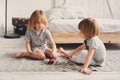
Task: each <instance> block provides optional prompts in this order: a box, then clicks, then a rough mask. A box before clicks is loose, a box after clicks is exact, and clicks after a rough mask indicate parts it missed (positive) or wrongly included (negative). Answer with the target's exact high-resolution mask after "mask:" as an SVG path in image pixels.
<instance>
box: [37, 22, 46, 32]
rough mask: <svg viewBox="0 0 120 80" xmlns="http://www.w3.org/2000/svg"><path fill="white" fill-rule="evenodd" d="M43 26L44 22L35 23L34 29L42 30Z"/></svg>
mask: <svg viewBox="0 0 120 80" xmlns="http://www.w3.org/2000/svg"><path fill="white" fill-rule="evenodd" d="M43 28H44V24H43V23H37V24H36V30H37V31H40V30H42V29H43Z"/></svg>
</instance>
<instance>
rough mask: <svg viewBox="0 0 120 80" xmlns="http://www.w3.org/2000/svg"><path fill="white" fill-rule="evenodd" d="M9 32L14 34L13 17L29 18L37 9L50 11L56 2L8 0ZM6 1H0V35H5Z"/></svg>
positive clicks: (49, 0) (51, 0)
mask: <svg viewBox="0 0 120 80" xmlns="http://www.w3.org/2000/svg"><path fill="white" fill-rule="evenodd" d="M7 2H8V5H7V7H8V10H7V12H8V13H7V14H8V16H7V18H8V21H7V22H8V24H7V26H8V29H7V30H8V32H13V26H12V22H11V19H12V17H29V16H30V15H31V13H32V12H33V11H34V10H36V9H41V10H44V11H45V10H48V9H51V8H52V7H53V6H54V0H7ZM4 4H5V0H0V34H4V32H3V31H4V16H5V15H4V12H5V11H4V6H5V5H4Z"/></svg>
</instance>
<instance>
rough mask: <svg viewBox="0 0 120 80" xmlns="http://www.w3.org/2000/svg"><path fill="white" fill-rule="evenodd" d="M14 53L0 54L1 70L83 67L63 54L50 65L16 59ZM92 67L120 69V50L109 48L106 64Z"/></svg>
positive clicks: (73, 69)
mask: <svg viewBox="0 0 120 80" xmlns="http://www.w3.org/2000/svg"><path fill="white" fill-rule="evenodd" d="M12 55H13V53H11V52H6V53H4V54H0V72H31V71H32V72H49V71H52V72H76V71H79V70H80V68H81V65H78V64H75V63H73V62H71V61H70V60H68V59H66V58H63V57H62V56H59V57H58V59H57V61H56V62H55V63H54V64H52V65H49V64H47V63H46V62H44V61H41V60H33V59H29V58H20V59H16V58H13V57H12ZM90 69H92V70H97V71H98V72H101V71H102V72H116V71H120V50H107V57H106V66H105V67H90Z"/></svg>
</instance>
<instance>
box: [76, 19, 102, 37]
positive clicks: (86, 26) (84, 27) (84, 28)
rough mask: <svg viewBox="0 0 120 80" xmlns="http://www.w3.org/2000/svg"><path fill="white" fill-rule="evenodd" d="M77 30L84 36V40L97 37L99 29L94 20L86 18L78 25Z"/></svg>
mask: <svg viewBox="0 0 120 80" xmlns="http://www.w3.org/2000/svg"><path fill="white" fill-rule="evenodd" d="M78 28H79V30H80V31H81V32H82V33H83V34H84V36H85V38H86V39H90V38H92V37H94V36H98V35H99V33H100V32H99V27H98V24H97V22H96V20H95V19H93V18H86V19H84V20H82V21H81V22H80V23H79V25H78Z"/></svg>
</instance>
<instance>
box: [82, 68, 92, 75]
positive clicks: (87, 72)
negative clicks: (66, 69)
mask: <svg viewBox="0 0 120 80" xmlns="http://www.w3.org/2000/svg"><path fill="white" fill-rule="evenodd" d="M80 72H82V73H84V74H86V75H90V74H91V73H92V71H90V70H88V69H87V68H82V69H81V70H80Z"/></svg>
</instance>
